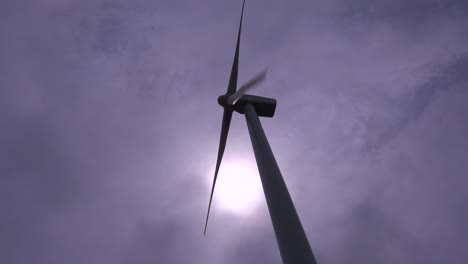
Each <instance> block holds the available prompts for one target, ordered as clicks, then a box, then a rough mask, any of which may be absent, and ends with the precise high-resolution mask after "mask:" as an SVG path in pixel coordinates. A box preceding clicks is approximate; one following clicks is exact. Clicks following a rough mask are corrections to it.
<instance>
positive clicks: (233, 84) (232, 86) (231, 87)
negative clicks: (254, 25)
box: [227, 0, 245, 93]
mask: <svg viewBox="0 0 468 264" xmlns="http://www.w3.org/2000/svg"><path fill="white" fill-rule="evenodd" d="M244 4H245V0H244V2H243V3H242V12H241V18H240V24H239V32H238V33H237V44H236V53H235V54H234V61H233V62H232V69H231V76H230V77H229V84H228V88H227V92H228V93H235V92H236V88H237V73H238V68H239V43H240V36H241V30H242V17H243V16H244Z"/></svg>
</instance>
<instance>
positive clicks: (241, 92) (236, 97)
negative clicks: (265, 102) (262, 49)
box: [227, 69, 267, 105]
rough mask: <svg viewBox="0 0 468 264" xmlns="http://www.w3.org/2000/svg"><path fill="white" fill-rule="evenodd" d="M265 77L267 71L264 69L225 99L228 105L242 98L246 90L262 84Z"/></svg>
mask: <svg viewBox="0 0 468 264" xmlns="http://www.w3.org/2000/svg"><path fill="white" fill-rule="evenodd" d="M266 75H267V70H266V69H265V70H263V71H262V72H260V73H259V74H257V75H256V76H255V77H254V78H252V79H250V81H248V82H246V83H245V84H244V85H242V87H241V88H239V90H238V91H237V92H235V93H234V94H232V95H231V96H229V97H228V99H227V103H228V104H230V105H234V104H235V103H236V102H237V101H238V100H239V99H240V98H241V97H242V95H244V93H245V92H247V91H248V90H250V89H252V88H254V87H256V86H257V85H259V84H260V83H261V82H263V81H264V80H265V79H266Z"/></svg>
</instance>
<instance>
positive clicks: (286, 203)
mask: <svg viewBox="0 0 468 264" xmlns="http://www.w3.org/2000/svg"><path fill="white" fill-rule="evenodd" d="M244 5H245V0H244V2H243V4H242V12H241V18H240V25H239V32H238V35H237V44H236V51H235V54H234V61H233V63H232V69H231V76H230V78H229V84H228V88H227V92H226V94H224V95H221V96H219V97H218V104H219V105H220V106H222V107H223V108H224V114H223V121H222V126H221V136H220V140H219V149H218V158H217V161H216V168H215V174H214V178H213V185H212V187H211V194H210V201H209V204H208V212H207V215H206V222H205V230H204V234H206V228H207V225H208V218H209V215H210V208H211V202H212V199H213V192H214V188H215V185H216V179H217V177H218V171H219V167H220V165H221V160H222V158H223V154H224V149H225V147H226V140H227V136H228V132H229V127H230V124H231V118H232V114H233V112H234V111H236V112H238V113H240V114H244V115H245V119H246V121H247V126H248V129H249V134H250V139H251V141H252V147H253V150H254V153H255V159H256V161H257V167H258V171H259V174H260V178H261V182H262V186H263V192H264V194H265V198H266V202H267V205H268V211H269V213H270V218H271V222H272V224H273V229H274V231H275V236H276V242H277V244H278V248H279V250H280V255H281V259H282V261H283V263H284V264H305V263H307V264H316V263H317V262H316V261H315V257H314V254H313V253H312V249H311V248H310V245H309V241H308V240H307V236H306V234H305V232H304V228H303V227H302V224H301V221H300V219H299V216H298V215H297V212H296V209H295V207H294V204H293V201H292V199H291V196H290V195H289V191H288V189H287V187H286V184H285V182H284V179H283V176H282V175H281V171H280V169H279V167H278V164H277V163H276V159H275V156H274V155H273V152H272V151H271V148H270V144H269V143H268V139H267V137H266V135H265V132H264V131H263V127H262V124H261V123H260V119H259V116H262V117H273V115H274V114H275V110H276V100H275V99H271V98H266V97H261V96H254V95H248V94H245V92H247V91H248V90H250V89H252V88H253V87H255V86H256V85H258V84H259V83H260V82H262V81H263V80H264V79H265V78H266V70H264V71H262V72H261V73H259V74H258V75H257V76H256V77H254V78H253V79H251V80H250V81H248V82H247V83H245V84H244V85H242V86H241V87H240V88H239V90H237V91H236V87H237V73H238V66H239V42H240V35H241V29H242V17H243V14H244Z"/></svg>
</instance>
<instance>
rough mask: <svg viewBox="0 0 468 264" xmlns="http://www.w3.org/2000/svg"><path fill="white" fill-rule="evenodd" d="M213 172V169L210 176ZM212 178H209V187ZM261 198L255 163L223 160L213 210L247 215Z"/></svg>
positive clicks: (260, 187)
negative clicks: (220, 209) (218, 209)
mask: <svg viewBox="0 0 468 264" xmlns="http://www.w3.org/2000/svg"><path fill="white" fill-rule="evenodd" d="M213 171H214V168H213V170H212V172H211V173H210V176H211V174H212V173H213ZM212 177H213V176H211V177H210V178H209V184H210V187H211V184H212V180H213V178H212ZM262 197H263V192H262V186H261V182H260V176H259V174H258V170H257V167H256V164H255V161H249V160H246V159H242V158H236V159H223V161H222V163H221V168H220V170H219V174H218V179H217V182H216V187H215V192H214V197H213V200H214V201H213V202H214V204H213V205H214V206H215V208H222V209H224V210H226V211H229V212H231V213H234V214H238V215H248V214H251V213H252V212H253V211H254V209H255V208H256V207H257V206H258V204H259V202H260V201H261V198H262Z"/></svg>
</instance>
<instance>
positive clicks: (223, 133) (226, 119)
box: [203, 109, 233, 235]
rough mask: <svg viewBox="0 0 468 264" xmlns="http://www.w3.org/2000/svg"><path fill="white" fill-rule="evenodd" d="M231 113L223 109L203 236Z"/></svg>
mask: <svg viewBox="0 0 468 264" xmlns="http://www.w3.org/2000/svg"><path fill="white" fill-rule="evenodd" d="M232 111H233V110H230V109H224V114H223V124H222V126H221V136H220V138H219V149H218V160H217V161H216V169H215V174H214V178H213V185H212V186H211V194H210V202H209V203H208V213H207V214H206V222H205V231H204V232H203V235H205V234H206V227H207V226H208V217H209V216H210V208H211V201H212V200H213V193H214V188H215V184H216V179H217V178H218V171H219V166H220V165H221V160H222V159H223V154H224V149H225V148H226V141H227V136H228V132H229V127H230V125H231V118H232Z"/></svg>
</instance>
